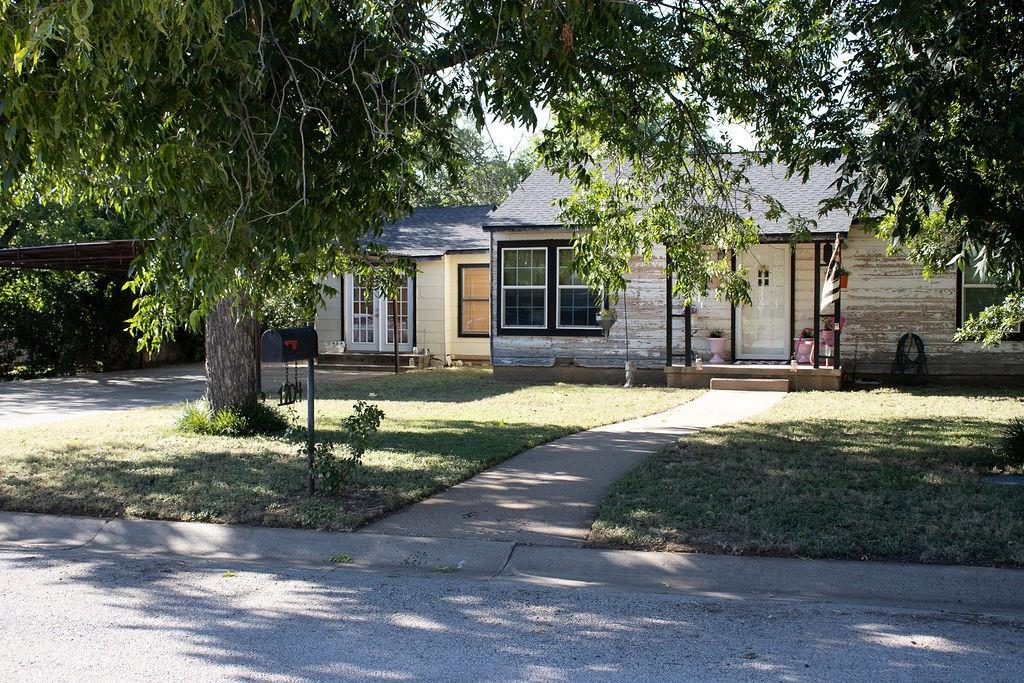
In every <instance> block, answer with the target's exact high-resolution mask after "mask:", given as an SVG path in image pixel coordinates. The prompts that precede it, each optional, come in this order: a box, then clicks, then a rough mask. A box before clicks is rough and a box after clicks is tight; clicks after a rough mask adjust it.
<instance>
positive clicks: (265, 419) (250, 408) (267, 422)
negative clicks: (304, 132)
mask: <svg viewBox="0 0 1024 683" xmlns="http://www.w3.org/2000/svg"><path fill="white" fill-rule="evenodd" d="M287 426H288V421H287V420H286V419H285V417H284V416H283V415H282V414H281V413H280V412H278V411H277V410H276V409H274V408H272V407H270V406H268V405H265V404H263V403H250V404H248V405H244V406H238V407H236V408H221V409H220V410H217V411H214V412H211V411H210V409H209V408H208V407H207V405H206V404H205V403H203V402H199V401H197V402H195V403H187V404H186V405H185V408H184V410H183V411H182V413H181V416H180V417H179V418H178V421H177V423H176V425H175V427H176V428H177V430H178V431H180V432H184V433H186V434H203V435H206V436H253V435H255V434H276V433H278V432H281V431H284V429H285V428H286V427H287Z"/></svg>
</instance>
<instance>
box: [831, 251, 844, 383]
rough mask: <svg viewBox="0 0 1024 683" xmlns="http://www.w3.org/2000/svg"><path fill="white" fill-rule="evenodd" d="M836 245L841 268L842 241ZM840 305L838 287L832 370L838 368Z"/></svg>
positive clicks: (833, 327)
mask: <svg viewBox="0 0 1024 683" xmlns="http://www.w3.org/2000/svg"><path fill="white" fill-rule="evenodd" d="M837 244H838V246H837V247H836V263H838V264H839V265H840V267H842V264H843V242H842V240H839V241H838V242H837ZM842 305H843V288H842V287H840V288H839V290H838V291H837V292H836V314H835V317H834V318H833V321H834V324H833V325H832V330H833V331H832V336H833V338H834V339H835V346H834V347H833V348H832V367H834V368H838V367H839V335H840V329H839V328H841V327H842V326H843V324H842V322H841V321H842V319H843V318H842V316H843V312H842Z"/></svg>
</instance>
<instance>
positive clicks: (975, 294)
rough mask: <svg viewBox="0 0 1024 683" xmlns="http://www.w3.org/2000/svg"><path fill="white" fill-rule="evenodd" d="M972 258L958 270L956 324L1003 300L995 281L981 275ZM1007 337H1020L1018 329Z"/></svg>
mask: <svg viewBox="0 0 1024 683" xmlns="http://www.w3.org/2000/svg"><path fill="white" fill-rule="evenodd" d="M973 263H974V259H973V258H971V257H969V258H968V259H967V267H966V268H965V269H964V270H961V271H959V272H958V278H959V284H960V292H959V294H960V300H959V301H958V302H957V303H958V306H957V309H958V310H959V313H960V316H959V317H960V319H959V320H958V321H957V324H958V325H963V324H964V323H965V322H967V321H968V320H970V319H971V318H977V317H978V314H979V313H981V312H982V311H984V310H985V309H986V308H988V307H989V306H993V305H995V304H999V303H1002V302H1003V299H1004V296H1003V295H1002V294H1001V293H1000V292H999V288H998V286H997V285H996V283H995V282H994V281H993V280H992V279H991V278H990V277H987V276H986V277H982V276H981V275H980V274H979V273H978V271H977V270H976V269H975V268H974V266H973ZM1007 338H1008V339H1021V338H1022V335H1021V334H1020V330H1018V331H1017V332H1014V333H1011V334H1010V335H1008V336H1007Z"/></svg>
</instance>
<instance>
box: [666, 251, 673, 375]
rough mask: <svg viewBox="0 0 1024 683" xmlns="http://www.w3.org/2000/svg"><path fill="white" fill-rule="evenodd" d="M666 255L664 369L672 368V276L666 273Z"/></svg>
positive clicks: (667, 262)
mask: <svg viewBox="0 0 1024 683" xmlns="http://www.w3.org/2000/svg"><path fill="white" fill-rule="evenodd" d="M668 258H669V257H668V254H666V255H665V367H667V368H670V367H672V275H671V273H669V272H668V264H669V260H668Z"/></svg>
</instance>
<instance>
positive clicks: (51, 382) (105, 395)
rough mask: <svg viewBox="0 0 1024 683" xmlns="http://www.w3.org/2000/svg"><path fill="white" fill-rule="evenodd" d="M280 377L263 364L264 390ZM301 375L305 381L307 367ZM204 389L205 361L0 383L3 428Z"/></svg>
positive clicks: (343, 376)
mask: <svg viewBox="0 0 1024 683" xmlns="http://www.w3.org/2000/svg"><path fill="white" fill-rule="evenodd" d="M378 374H387V373H375V372H374V373H369V372H351V371H337V370H329V369H323V370H319V369H318V370H317V381H318V382H322V383H327V384H329V383H333V382H344V381H349V380H352V379H357V378H360V377H364V378H365V377H369V376H372V375H378ZM282 376H283V370H282V366H281V365H280V364H274V365H264V367H263V390H264V391H266V392H268V393H272V392H274V391H276V390H277V384H278V383H279V382H280V381H281V378H282ZM301 378H302V380H303V381H305V371H304V370H303V371H302V372H301ZM205 391H206V377H205V375H204V370H203V365H202V364H201V363H194V364H191V365H173V366H170V367H163V368H147V369H144V370H131V371H127V372H103V373H86V374H82V375H76V376H74V377H51V378H46V379H30V380H21V381H17V382H0V429H4V428H13V427H28V426H31V425H36V424H45V423H48V422H55V421H58V420H65V419H68V418H73V417H82V416H83V415H94V414H101V413H105V412H111V411H117V410H127V409H130V408H151V407H153V406H161V405H168V404H172V403H181V402H182V401H194V400H196V399H198V398H201V397H202V395H203V393H204V392H205Z"/></svg>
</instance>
